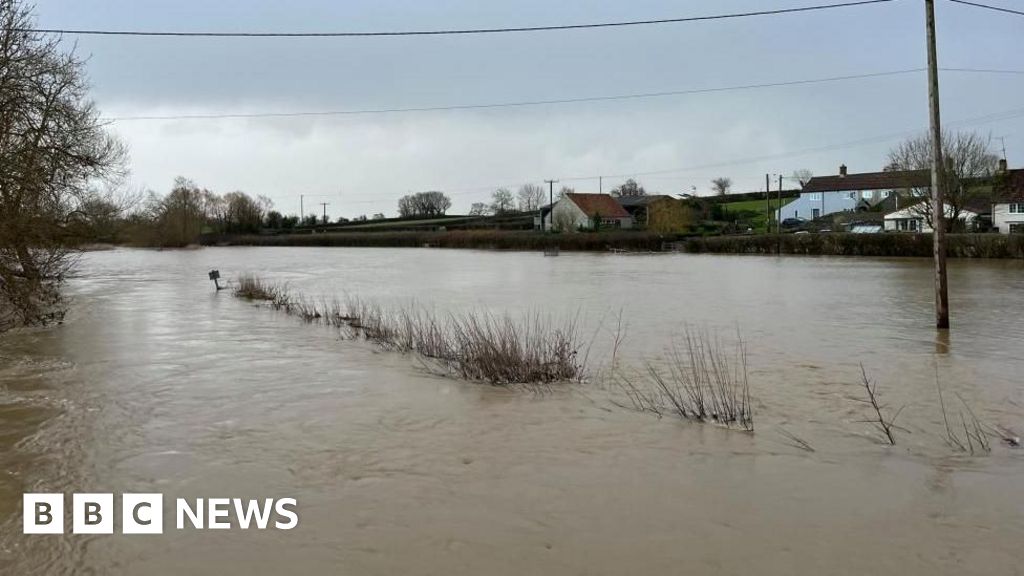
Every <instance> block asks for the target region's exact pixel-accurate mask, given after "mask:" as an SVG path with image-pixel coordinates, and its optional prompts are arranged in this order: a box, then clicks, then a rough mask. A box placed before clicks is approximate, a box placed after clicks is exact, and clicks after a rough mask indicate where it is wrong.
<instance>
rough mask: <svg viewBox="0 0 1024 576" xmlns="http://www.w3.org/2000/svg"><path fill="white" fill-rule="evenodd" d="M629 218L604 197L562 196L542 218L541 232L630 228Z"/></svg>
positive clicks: (610, 199)
mask: <svg viewBox="0 0 1024 576" xmlns="http://www.w3.org/2000/svg"><path fill="white" fill-rule="evenodd" d="M632 227H633V217H632V216H630V215H629V212H627V211H626V209H625V208H623V207H622V205H621V204H619V203H618V202H617V201H616V200H615V198H612V197H611V196H609V195H608V194H577V193H575V192H569V193H566V194H565V195H564V196H562V198H561V199H559V200H558V202H555V207H554V209H553V210H550V211H549V212H548V213H546V214H544V229H545V230H552V229H553V230H565V231H574V230H593V229H595V228H632Z"/></svg>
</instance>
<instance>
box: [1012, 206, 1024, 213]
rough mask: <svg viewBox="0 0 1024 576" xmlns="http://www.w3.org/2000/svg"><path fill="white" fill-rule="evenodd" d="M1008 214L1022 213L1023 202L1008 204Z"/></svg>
mask: <svg viewBox="0 0 1024 576" xmlns="http://www.w3.org/2000/svg"><path fill="white" fill-rule="evenodd" d="M1010 214H1024V204H1010Z"/></svg>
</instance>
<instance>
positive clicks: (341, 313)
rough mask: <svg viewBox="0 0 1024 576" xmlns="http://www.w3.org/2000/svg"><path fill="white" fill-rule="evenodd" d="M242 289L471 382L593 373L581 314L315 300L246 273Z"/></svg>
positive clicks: (562, 378)
mask: <svg viewBox="0 0 1024 576" xmlns="http://www.w3.org/2000/svg"><path fill="white" fill-rule="evenodd" d="M234 293H235V296H237V297H239V298H244V299H247V300H258V301H265V302H268V303H269V304H270V305H271V306H272V307H274V308H276V309H278V310H282V311H284V312H286V313H288V314H290V315H292V316H296V317H298V318H301V319H302V320H304V321H306V322H310V323H317V324H325V325H328V326H333V327H335V328H339V329H341V330H343V331H344V333H345V334H347V335H349V336H352V337H360V338H364V339H366V340H368V341H371V342H373V343H375V344H377V345H379V346H381V347H382V348H385V349H388V350H395V351H399V352H405V353H415V354H418V355H420V356H421V357H423V358H425V359H428V360H429V361H430V362H431V363H432V364H433V365H435V366H438V367H440V368H441V369H442V370H443V371H444V372H445V373H447V374H450V375H453V376H456V377H459V378H464V379H467V380H474V381H481V382H488V383H490V384H495V385H515V384H551V383H555V382H571V381H578V380H581V379H582V378H583V377H584V374H585V363H586V351H585V349H584V342H583V340H582V338H581V336H580V333H579V330H578V327H577V324H576V320H575V319H574V318H569V319H566V320H565V321H562V322H558V321H555V320H553V319H550V318H543V317H541V316H539V315H527V316H524V317H522V318H518V319H516V318H512V317H511V316H507V315H506V316H496V315H493V314H490V313H488V312H479V313H465V314H452V315H447V316H441V315H438V314H436V313H434V312H432V311H429V310H426V309H423V308H420V307H418V306H415V305H413V304H410V305H407V306H404V307H398V308H393V309H388V308H384V307H382V306H380V305H377V304H375V303H372V302H368V301H365V300H360V299H357V298H350V299H347V300H345V301H341V300H337V299H333V300H326V299H324V300H314V299H311V298H306V297H304V296H302V295H299V294H294V293H292V292H291V291H289V290H288V289H287V287H285V286H282V285H279V284H273V283H270V282H267V281H265V280H262V279H260V278H259V277H256V276H243V277H241V278H240V279H239V281H238V285H237V287H236V289H235V292H234Z"/></svg>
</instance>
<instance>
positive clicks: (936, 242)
mask: <svg viewBox="0 0 1024 576" xmlns="http://www.w3.org/2000/svg"><path fill="white" fill-rule="evenodd" d="M924 7H925V19H926V23H927V27H928V108H929V111H930V116H931V141H932V230H933V231H932V249H933V252H934V253H935V327H936V328H938V329H939V330H948V329H949V285H948V282H947V279H946V202H945V194H944V193H945V190H944V188H945V185H946V183H945V178H944V177H943V169H944V162H943V159H942V122H941V115H940V113H939V64H938V62H939V59H938V55H937V53H936V49H935V0H925V2H924Z"/></svg>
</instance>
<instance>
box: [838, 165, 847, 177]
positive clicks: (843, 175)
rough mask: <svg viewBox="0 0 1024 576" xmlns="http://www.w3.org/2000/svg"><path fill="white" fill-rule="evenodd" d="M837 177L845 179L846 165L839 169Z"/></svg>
mask: <svg viewBox="0 0 1024 576" xmlns="http://www.w3.org/2000/svg"><path fill="white" fill-rule="evenodd" d="M839 177H840V178H846V164H843V165H842V166H840V167H839Z"/></svg>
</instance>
